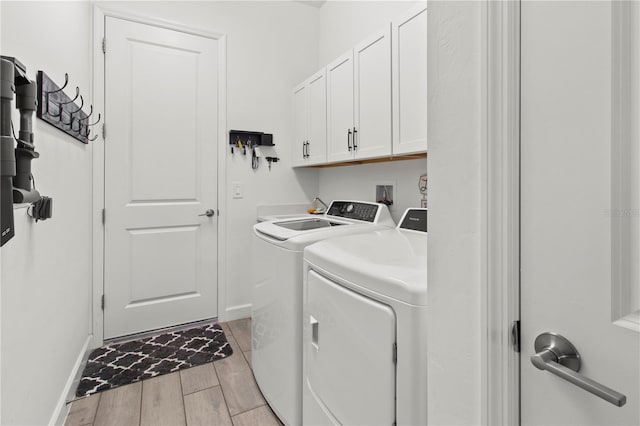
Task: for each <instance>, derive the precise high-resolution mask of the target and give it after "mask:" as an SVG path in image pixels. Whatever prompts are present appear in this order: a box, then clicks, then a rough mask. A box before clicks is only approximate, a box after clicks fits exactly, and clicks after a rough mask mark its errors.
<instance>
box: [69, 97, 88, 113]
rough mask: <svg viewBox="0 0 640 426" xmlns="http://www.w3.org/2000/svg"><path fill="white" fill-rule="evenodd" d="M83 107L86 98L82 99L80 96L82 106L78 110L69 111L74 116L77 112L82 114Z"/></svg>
mask: <svg viewBox="0 0 640 426" xmlns="http://www.w3.org/2000/svg"><path fill="white" fill-rule="evenodd" d="M83 106H84V98H83V97H82V95H80V106H79V107H78V109H77V110H75V111H68V112H69V115H73V114H75V113H76V112H80V111H82V107H83Z"/></svg>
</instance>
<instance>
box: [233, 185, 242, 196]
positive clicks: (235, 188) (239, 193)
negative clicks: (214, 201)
mask: <svg viewBox="0 0 640 426" xmlns="http://www.w3.org/2000/svg"><path fill="white" fill-rule="evenodd" d="M231 185H232V188H233V198H242V197H243V191H242V182H233V183H232V184H231Z"/></svg>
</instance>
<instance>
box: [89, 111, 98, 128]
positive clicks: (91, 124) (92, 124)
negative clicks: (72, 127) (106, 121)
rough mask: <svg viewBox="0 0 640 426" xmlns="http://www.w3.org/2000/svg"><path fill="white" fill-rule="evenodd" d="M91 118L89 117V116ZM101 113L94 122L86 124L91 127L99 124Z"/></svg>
mask: <svg viewBox="0 0 640 426" xmlns="http://www.w3.org/2000/svg"><path fill="white" fill-rule="evenodd" d="M87 118H89V117H87ZM100 118H101V117H100V113H98V119H97V120H96V121H95V122H94V123H87V124H86V126H87V127H91V126H95V125H96V124H98V123H99V122H100Z"/></svg>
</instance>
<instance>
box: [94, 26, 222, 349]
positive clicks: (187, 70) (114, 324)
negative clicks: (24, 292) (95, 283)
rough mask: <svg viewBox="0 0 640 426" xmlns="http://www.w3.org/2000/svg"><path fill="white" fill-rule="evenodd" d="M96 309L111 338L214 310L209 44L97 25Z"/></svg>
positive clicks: (214, 48) (213, 104) (213, 49)
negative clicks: (101, 195)
mask: <svg viewBox="0 0 640 426" xmlns="http://www.w3.org/2000/svg"><path fill="white" fill-rule="evenodd" d="M105 36H106V41H107V43H106V45H107V53H106V56H105V94H106V105H105V121H106V123H107V131H108V134H107V137H106V140H105V209H106V221H105V277H104V278H105V281H104V282H105V284H104V286H105V289H104V291H105V308H104V328H105V329H104V336H105V338H111V337H116V336H122V335H127V334H131V333H136V332H141V331H146V330H151V329H157V328H160V327H166V326H171V325H176V324H181V323H185V322H190V321H195V320H202V319H206V318H211V317H215V316H216V315H217V281H216V274H217V253H216V250H217V229H216V227H217V215H215V216H206V215H202V214H204V213H205V211H207V210H208V209H212V210H214V211H215V209H216V202H217V194H216V188H217V183H216V179H217V170H216V164H217V158H216V152H217V151H216V150H217V143H218V141H217V135H218V125H219V123H218V109H217V102H218V100H217V99H218V92H217V91H218V72H217V70H218V63H217V58H218V44H217V41H216V40H213V39H209V38H204V37H199V36H195V35H191V34H186V33H182V32H178V31H172V30H168V29H164V28H158V27H154V26H150V25H144V24H139V23H134V22H130V21H126V20H121V19H115V18H111V17H108V18H106V23H105Z"/></svg>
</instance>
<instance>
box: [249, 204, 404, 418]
mask: <svg viewBox="0 0 640 426" xmlns="http://www.w3.org/2000/svg"><path fill="white" fill-rule="evenodd" d="M394 226H395V223H394V221H393V219H392V218H391V215H390V213H389V209H388V207H387V206H386V205H384V204H377V203H367V202H358V201H333V202H332V203H331V205H330V206H329V209H328V210H327V212H326V213H325V214H324V215H321V216H313V217H310V216H309V215H306V216H301V217H298V218H291V219H287V220H275V221H268V222H261V223H258V224H256V225H254V227H253V229H254V238H253V250H252V257H251V267H252V269H253V273H252V277H253V284H252V285H253V287H252V307H251V319H252V327H251V328H252V330H251V335H252V339H251V340H252V352H251V363H252V367H253V374H254V376H255V378H256V382H257V383H258V386H259V387H260V390H261V391H262V394H263V395H264V397H265V399H266V400H267V402H268V403H269V405H270V406H271V408H272V409H273V412H274V413H275V414H276V415H277V416H278V417H279V418H280V420H281V421H282V422H283V423H284V424H286V425H300V424H302V279H303V277H302V257H303V250H304V248H305V247H306V246H308V245H309V244H313V243H315V242H317V241H321V240H324V239H327V238H330V237H336V236H342V235H353V234H360V233H363V232H372V231H375V230H377V229H392V228H393V227H394Z"/></svg>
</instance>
